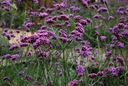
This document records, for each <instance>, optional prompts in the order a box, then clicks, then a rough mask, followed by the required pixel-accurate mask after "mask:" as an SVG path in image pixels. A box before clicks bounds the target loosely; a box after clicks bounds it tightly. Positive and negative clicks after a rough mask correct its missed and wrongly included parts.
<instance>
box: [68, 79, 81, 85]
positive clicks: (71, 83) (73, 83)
mask: <svg viewBox="0 0 128 86" xmlns="http://www.w3.org/2000/svg"><path fill="white" fill-rule="evenodd" d="M78 83H79V81H78V80H73V81H70V82H69V83H68V84H67V86H77V85H78Z"/></svg>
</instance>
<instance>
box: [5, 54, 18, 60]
mask: <svg viewBox="0 0 128 86" xmlns="http://www.w3.org/2000/svg"><path fill="white" fill-rule="evenodd" d="M9 58H10V59H11V60H17V59H19V58H20V55H19V54H12V55H11V54H5V55H3V56H2V59H3V60H4V59H9Z"/></svg>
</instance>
